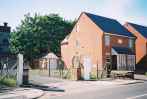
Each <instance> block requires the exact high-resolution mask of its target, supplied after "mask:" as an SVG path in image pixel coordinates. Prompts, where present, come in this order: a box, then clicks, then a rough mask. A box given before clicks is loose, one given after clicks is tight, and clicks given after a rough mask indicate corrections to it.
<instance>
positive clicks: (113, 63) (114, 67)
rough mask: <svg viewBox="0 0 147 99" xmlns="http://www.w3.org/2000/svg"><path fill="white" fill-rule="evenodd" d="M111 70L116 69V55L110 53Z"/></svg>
mask: <svg viewBox="0 0 147 99" xmlns="http://www.w3.org/2000/svg"><path fill="white" fill-rule="evenodd" d="M112 70H117V55H112Z"/></svg>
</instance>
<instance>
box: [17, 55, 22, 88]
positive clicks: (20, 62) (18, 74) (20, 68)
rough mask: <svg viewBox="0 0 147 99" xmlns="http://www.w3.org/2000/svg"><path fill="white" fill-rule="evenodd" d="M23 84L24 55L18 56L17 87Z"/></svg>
mask: <svg viewBox="0 0 147 99" xmlns="http://www.w3.org/2000/svg"><path fill="white" fill-rule="evenodd" d="M22 83H23V55H22V54H18V65H17V86H20V85H22Z"/></svg>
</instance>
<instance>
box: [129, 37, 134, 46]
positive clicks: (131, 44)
mask: <svg viewBox="0 0 147 99" xmlns="http://www.w3.org/2000/svg"><path fill="white" fill-rule="evenodd" d="M134 45H135V41H134V39H129V48H134Z"/></svg>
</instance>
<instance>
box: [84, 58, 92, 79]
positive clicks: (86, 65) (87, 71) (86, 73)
mask: <svg viewBox="0 0 147 99" xmlns="http://www.w3.org/2000/svg"><path fill="white" fill-rule="evenodd" d="M83 65H84V80H90V72H91V68H92V62H91V59H90V57H88V56H86V57H84V63H83Z"/></svg>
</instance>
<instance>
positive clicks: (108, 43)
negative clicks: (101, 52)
mask: <svg viewBox="0 0 147 99" xmlns="http://www.w3.org/2000/svg"><path fill="white" fill-rule="evenodd" d="M109 45H110V36H109V35H105V46H109Z"/></svg>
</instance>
